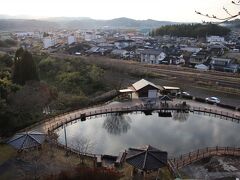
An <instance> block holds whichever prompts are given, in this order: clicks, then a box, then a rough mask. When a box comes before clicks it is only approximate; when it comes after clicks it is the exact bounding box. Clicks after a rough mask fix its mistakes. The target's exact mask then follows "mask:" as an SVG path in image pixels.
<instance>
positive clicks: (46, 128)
mask: <svg viewBox="0 0 240 180" xmlns="http://www.w3.org/2000/svg"><path fill="white" fill-rule="evenodd" d="M194 105H195V104H194ZM161 110H162V111H190V112H192V113H202V114H205V115H211V116H215V117H219V118H221V119H226V120H229V121H233V122H236V123H240V114H239V112H237V111H229V110H227V109H226V110H225V109H224V110H221V111H220V110H218V107H215V106H208V107H201V106H199V107H196V106H192V105H191V104H190V107H185V108H182V107H179V105H178V102H174V101H173V102H170V103H168V105H164V104H161V103H156V104H155V105H150V106H148V105H144V104H143V103H141V102H140V101H138V102H131V101H130V102H124V103H118V104H113V105H102V106H95V107H91V108H86V109H79V110H75V111H71V112H67V113H64V114H61V115H58V116H55V117H53V118H49V119H44V120H42V121H40V122H38V123H36V124H33V125H32V126H29V127H28V128H25V129H23V130H22V131H29V130H38V131H41V132H43V133H48V132H51V131H54V130H55V129H57V128H59V127H62V126H63V125H64V124H71V123H75V122H76V120H79V119H82V120H85V118H87V117H92V116H97V115H101V114H109V113H131V112H134V111H161ZM83 115H84V119H83Z"/></svg>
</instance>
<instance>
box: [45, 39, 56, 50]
mask: <svg viewBox="0 0 240 180" xmlns="http://www.w3.org/2000/svg"><path fill="white" fill-rule="evenodd" d="M55 44H56V40H55V39H54V38H51V37H45V38H44V39H43V47H44V48H45V49H47V48H49V47H51V46H54V45H55Z"/></svg>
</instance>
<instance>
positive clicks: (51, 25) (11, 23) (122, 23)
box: [0, 16, 176, 31]
mask: <svg viewBox="0 0 240 180" xmlns="http://www.w3.org/2000/svg"><path fill="white" fill-rule="evenodd" d="M1 17H3V16H1ZM170 24H176V23H174V22H169V21H156V20H152V19H148V20H134V19H129V18H116V19H111V20H95V19H91V18H87V17H79V18H77V17H76V18H70V17H69V18H68V17H57V18H45V19H39V20H33V19H6V18H3V19H0V31H33V30H49V29H59V28H65V29H97V28H99V29H101V28H110V29H118V28H122V29H124V28H135V29H143V28H148V29H153V28H157V27H161V26H164V25H170Z"/></svg>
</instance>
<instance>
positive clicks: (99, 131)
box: [57, 113, 240, 156]
mask: <svg viewBox="0 0 240 180" xmlns="http://www.w3.org/2000/svg"><path fill="white" fill-rule="evenodd" d="M66 132H67V139H68V144H72V142H73V140H74V139H76V138H77V137H85V138H88V139H91V141H92V142H94V149H93V151H92V152H93V153H97V154H111V155H117V154H118V153H119V152H120V151H122V150H125V149H128V148H129V147H138V146H142V145H145V144H150V145H152V146H154V147H157V148H159V149H161V150H165V151H167V152H168V153H169V155H170V156H175V155H179V154H182V153H187V152H189V151H192V150H196V149H197V148H204V147H209V146H239V144H240V138H239V132H240V124H237V123H234V122H231V121H226V120H222V119H220V118H216V117H210V116H205V115H201V114H191V113H190V114H185V115H184V114H183V115H181V114H174V113H173V117H170V118H169V117H158V114H157V113H153V114H152V115H150V116H146V115H144V114H134V113H133V114H120V115H118V114H117V115H116V114H115V115H112V116H111V115H107V116H102V117H97V118H91V119H87V120H86V121H83V122H81V121H78V122H77V123H75V124H72V125H69V126H67V128H66ZM57 133H58V134H59V141H60V142H61V143H63V144H64V143H65V141H64V130H63V129H60V130H59V131H57Z"/></svg>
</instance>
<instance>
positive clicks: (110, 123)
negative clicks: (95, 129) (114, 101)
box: [103, 113, 132, 135]
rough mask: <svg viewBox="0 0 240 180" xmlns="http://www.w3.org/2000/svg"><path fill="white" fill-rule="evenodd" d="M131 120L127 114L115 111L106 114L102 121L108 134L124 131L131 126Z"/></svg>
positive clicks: (118, 133) (117, 133)
mask: <svg viewBox="0 0 240 180" xmlns="http://www.w3.org/2000/svg"><path fill="white" fill-rule="evenodd" d="M131 122H132V121H131V119H130V117H129V116H127V115H123V114H122V113H115V114H111V115H110V116H107V118H106V119H105V121H104V123H103V128H104V129H106V130H107V132H108V133H110V134H114V135H120V134H122V133H126V132H127V131H128V130H129V129H130V128H131V125H130V123H131Z"/></svg>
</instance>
